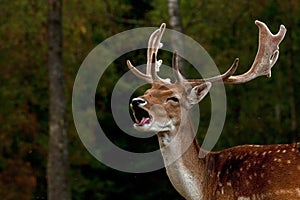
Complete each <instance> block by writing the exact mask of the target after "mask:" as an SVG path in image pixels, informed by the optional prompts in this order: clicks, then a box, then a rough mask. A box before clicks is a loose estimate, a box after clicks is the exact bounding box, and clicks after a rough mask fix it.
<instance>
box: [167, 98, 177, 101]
mask: <svg viewBox="0 0 300 200" xmlns="http://www.w3.org/2000/svg"><path fill="white" fill-rule="evenodd" d="M167 101H174V102H179V99H178V98H176V97H170V98H167Z"/></svg>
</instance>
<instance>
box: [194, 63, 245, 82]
mask: <svg viewBox="0 0 300 200" xmlns="http://www.w3.org/2000/svg"><path fill="white" fill-rule="evenodd" d="M238 65H239V58H236V59H235V60H234V62H233V63H232V65H231V67H230V68H229V69H228V70H227V71H226V72H225V73H224V74H221V75H218V76H214V77H211V78H205V79H196V80H189V82H190V84H191V85H198V84H201V83H204V82H211V83H214V82H225V81H227V80H228V78H229V77H231V76H232V74H234V72H235V71H236V69H237V67H238Z"/></svg>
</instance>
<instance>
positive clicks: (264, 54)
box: [127, 21, 286, 132]
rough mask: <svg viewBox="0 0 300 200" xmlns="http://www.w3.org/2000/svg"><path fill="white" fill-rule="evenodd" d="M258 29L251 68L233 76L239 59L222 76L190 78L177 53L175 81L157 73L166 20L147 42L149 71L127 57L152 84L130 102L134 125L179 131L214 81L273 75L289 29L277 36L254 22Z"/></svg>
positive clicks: (147, 128)
mask: <svg viewBox="0 0 300 200" xmlns="http://www.w3.org/2000/svg"><path fill="white" fill-rule="evenodd" d="M255 24H256V25H257V26H258V28H259V45H258V51H257V54H256V57H255V60H254V62H253V64H252V67H251V68H250V70H249V71H248V72H246V73H244V74H242V75H237V76H233V73H234V72H235V71H236V69H237V67H238V62H239V59H238V58H236V59H235V61H234V62H233V64H232V66H231V67H230V69H229V70H228V71H227V72H225V73H224V74H222V75H219V76H215V77H212V78H208V79H197V80H188V79H185V78H184V77H183V76H182V74H181V73H180V71H179V67H178V62H177V53H176V52H174V54H173V62H172V67H173V71H174V77H175V82H174V83H171V81H170V79H162V78H160V77H159V76H158V74H157V72H158V71H159V68H160V66H161V64H162V60H157V52H158V49H159V48H161V47H162V43H161V38H162V35H163V33H164V30H165V28H166V25H165V24H164V23H163V24H162V25H161V26H160V28H159V29H157V30H156V31H154V32H153V33H152V34H151V36H150V38H149V41H148V51H147V67H146V73H142V72H140V71H139V70H137V69H136V68H135V67H134V66H133V65H132V64H131V62H130V61H129V60H128V61H127V65H128V67H129V69H130V70H131V71H132V72H133V73H134V74H135V75H136V76H137V77H138V78H141V79H143V80H145V81H146V82H148V83H150V84H152V88H151V89H149V90H147V91H146V92H145V94H144V95H143V96H140V97H138V98H134V99H133V100H132V103H131V108H132V110H133V113H134V116H135V121H136V123H135V124H134V127H135V128H136V129H138V130H140V131H154V132H160V131H171V130H176V127H178V126H179V124H180V123H181V120H182V119H183V118H185V117H186V116H187V115H186V112H187V111H188V110H189V109H190V108H191V107H192V106H193V105H195V104H197V103H199V102H200V101H201V100H202V99H203V98H204V97H205V95H206V94H207V93H208V92H209V90H210V88H211V86H212V84H213V83H225V84H239V83H244V82H247V81H250V80H252V79H254V78H256V77H258V76H262V75H267V76H268V77H270V76H271V68H272V67H273V65H274V64H275V63H276V61H277V59H278V56H279V47H278V45H279V44H280V42H281V41H282V40H283V38H284V35H285V33H286V29H285V27H284V26H283V25H281V26H280V30H279V32H278V33H277V34H276V35H273V34H272V33H271V32H270V30H269V29H268V27H267V26H266V25H265V24H264V23H262V22H260V21H255Z"/></svg>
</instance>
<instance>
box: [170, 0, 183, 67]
mask: <svg viewBox="0 0 300 200" xmlns="http://www.w3.org/2000/svg"><path fill="white" fill-rule="evenodd" d="M168 12H169V17H170V21H169V23H170V25H171V27H172V29H173V30H175V31H178V32H181V33H182V31H183V30H182V23H181V17H180V9H179V2H178V0H168ZM171 40H172V46H173V49H174V51H179V49H181V50H182V51H183V50H184V49H183V44H182V42H183V41H182V38H180V37H178V34H175V35H172V38H171ZM178 65H179V68H180V69H181V72H183V73H184V69H183V59H182V58H181V57H179V56H178Z"/></svg>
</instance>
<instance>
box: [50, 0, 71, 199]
mask: <svg viewBox="0 0 300 200" xmlns="http://www.w3.org/2000/svg"><path fill="white" fill-rule="evenodd" d="M62 43H63V40H62V0H48V45H49V46H48V71H49V92H50V101H49V103H50V106H49V114H50V117H49V145H48V146H49V147H48V148H49V149H48V164H47V186H48V199H49V200H57V199H61V200H68V199H70V193H69V181H68V177H69V170H68V169H69V164H68V137H67V126H66V97H65V83H64V82H65V81H64V78H65V77H64V70H63V64H62Z"/></svg>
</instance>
